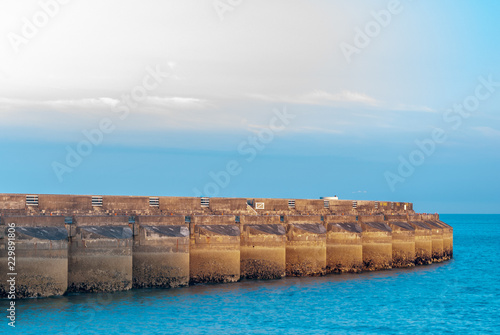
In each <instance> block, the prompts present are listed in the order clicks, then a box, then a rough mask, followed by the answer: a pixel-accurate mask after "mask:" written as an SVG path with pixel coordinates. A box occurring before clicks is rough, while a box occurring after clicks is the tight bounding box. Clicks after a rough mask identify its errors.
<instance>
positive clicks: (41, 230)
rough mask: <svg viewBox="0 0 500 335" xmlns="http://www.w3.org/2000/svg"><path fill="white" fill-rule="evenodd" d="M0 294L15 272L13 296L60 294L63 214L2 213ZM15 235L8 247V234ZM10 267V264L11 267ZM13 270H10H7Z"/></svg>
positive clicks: (64, 272)
mask: <svg viewBox="0 0 500 335" xmlns="http://www.w3.org/2000/svg"><path fill="white" fill-rule="evenodd" d="M0 230H1V232H0V243H1V244H0V271H1V272H0V297H2V298H6V297H7V296H8V292H9V285H8V282H7V279H8V278H10V277H9V276H8V273H12V272H15V273H17V275H16V281H15V289H16V293H15V294H16V298H32V297H49V296H53V295H62V294H64V292H66V290H67V287H68V232H67V230H66V228H65V227H64V217H55V216H53V217H44V216H41V217H38V216H32V217H26V216H24V217H3V218H2V220H1V225H0ZM9 235H10V237H12V236H13V235H14V236H15V240H14V243H15V244H13V245H12V246H13V247H14V248H12V247H11V248H10V249H11V250H13V251H14V254H13V255H14V256H13V257H12V258H9V244H8V237H9ZM11 267H12V268H11ZM11 270H13V271H11Z"/></svg>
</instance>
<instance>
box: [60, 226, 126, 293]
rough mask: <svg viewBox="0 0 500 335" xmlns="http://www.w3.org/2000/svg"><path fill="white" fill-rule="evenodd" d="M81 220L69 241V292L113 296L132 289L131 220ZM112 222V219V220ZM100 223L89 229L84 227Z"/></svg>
mask: <svg viewBox="0 0 500 335" xmlns="http://www.w3.org/2000/svg"><path fill="white" fill-rule="evenodd" d="M105 218H106V217H78V218H77V222H78V226H77V228H76V235H75V237H72V238H71V239H70V247H69V264H68V268H69V273H68V290H69V291H71V292H112V291H121V290H129V289H131V288H132V245H133V240H132V236H133V233H132V229H131V228H130V227H129V226H128V224H125V223H128V217H118V218H120V219H121V222H120V221H119V220H118V219H117V218H115V219H114V220H110V221H109V222H108V223H106V219H105ZM110 218H113V217H110ZM84 222H85V223H87V224H90V223H99V224H100V225H96V224H94V225H86V226H82V225H81V224H82V223H84Z"/></svg>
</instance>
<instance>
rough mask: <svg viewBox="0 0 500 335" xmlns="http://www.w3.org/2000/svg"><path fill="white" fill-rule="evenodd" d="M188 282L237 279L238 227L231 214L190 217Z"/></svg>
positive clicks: (238, 276) (218, 281)
mask: <svg viewBox="0 0 500 335" xmlns="http://www.w3.org/2000/svg"><path fill="white" fill-rule="evenodd" d="M189 256H190V258H189V265H190V282H191V283H229V282H236V281H238V280H240V227H239V224H236V217H235V216H234V215H210V216H192V217H191V243H190V253H189Z"/></svg>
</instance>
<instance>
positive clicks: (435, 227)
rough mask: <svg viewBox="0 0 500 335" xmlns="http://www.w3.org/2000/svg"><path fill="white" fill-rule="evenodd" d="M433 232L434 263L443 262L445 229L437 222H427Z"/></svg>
mask: <svg viewBox="0 0 500 335" xmlns="http://www.w3.org/2000/svg"><path fill="white" fill-rule="evenodd" d="M425 223H426V224H427V225H428V226H429V227H430V228H431V232H432V262H433V263H436V262H442V261H443V260H444V259H445V257H444V240H443V233H444V229H443V228H442V227H441V226H440V225H439V224H438V223H437V222H436V221H429V220H428V221H425Z"/></svg>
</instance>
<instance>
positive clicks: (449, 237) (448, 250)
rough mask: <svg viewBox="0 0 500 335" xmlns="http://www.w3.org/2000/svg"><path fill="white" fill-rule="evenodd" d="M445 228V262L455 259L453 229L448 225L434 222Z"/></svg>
mask: <svg viewBox="0 0 500 335" xmlns="http://www.w3.org/2000/svg"><path fill="white" fill-rule="evenodd" d="M434 222H436V223H437V224H439V225H440V226H441V227H442V228H443V260H449V259H452V258H453V227H452V226H450V225H448V224H447V223H445V222H443V221H441V220H437V221H434Z"/></svg>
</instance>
